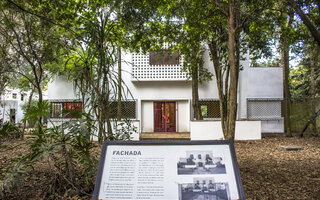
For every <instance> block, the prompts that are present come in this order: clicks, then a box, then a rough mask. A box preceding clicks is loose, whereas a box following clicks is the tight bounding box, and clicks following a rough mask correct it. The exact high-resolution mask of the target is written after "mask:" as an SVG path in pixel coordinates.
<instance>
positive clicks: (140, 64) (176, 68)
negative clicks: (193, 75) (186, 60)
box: [132, 53, 187, 81]
mask: <svg viewBox="0 0 320 200" xmlns="http://www.w3.org/2000/svg"><path fill="white" fill-rule="evenodd" d="M182 59H183V58H182ZM182 59H181V60H180V64H179V65H149V53H147V55H145V54H140V53H139V54H136V53H133V54H132V78H133V80H139V81H156V80H183V81H184V80H186V79H187V76H186V73H185V72H182V71H181V69H182V63H183V61H182Z"/></svg>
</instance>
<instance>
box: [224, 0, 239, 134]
mask: <svg viewBox="0 0 320 200" xmlns="http://www.w3.org/2000/svg"><path fill="white" fill-rule="evenodd" d="M228 6H229V16H228V60H229V65H230V87H229V91H228V110H227V133H226V135H225V139H226V140H233V139H234V136H235V125H236V117H237V88H238V72H239V70H238V68H237V61H236V34H237V32H236V25H235V23H236V20H237V16H236V2H235V1H234V0H230V1H229V5H228Z"/></svg>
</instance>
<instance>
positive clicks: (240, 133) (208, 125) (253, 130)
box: [190, 121, 261, 140]
mask: <svg viewBox="0 0 320 200" xmlns="http://www.w3.org/2000/svg"><path fill="white" fill-rule="evenodd" d="M190 126H191V135H190V136H191V140H221V139H223V138H224V137H223V132H222V128H221V122H220V121H191V122H190ZM260 139H261V122H260V121H237V122H236V130H235V140H260Z"/></svg>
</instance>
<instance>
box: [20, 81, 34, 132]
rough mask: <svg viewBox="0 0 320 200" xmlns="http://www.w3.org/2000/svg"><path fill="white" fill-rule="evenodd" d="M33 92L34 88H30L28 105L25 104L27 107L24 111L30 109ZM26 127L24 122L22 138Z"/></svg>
mask: <svg viewBox="0 0 320 200" xmlns="http://www.w3.org/2000/svg"><path fill="white" fill-rule="evenodd" d="M34 90H35V88H34V86H32V89H31V93H30V96H29V99H28V104H27V107H26V111H27V110H29V109H30V106H31V102H32V97H33V93H34ZM26 125H27V122H26V121H24V122H23V129H22V138H23V136H24V132H25V130H26Z"/></svg>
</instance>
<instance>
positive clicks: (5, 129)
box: [0, 122, 22, 141]
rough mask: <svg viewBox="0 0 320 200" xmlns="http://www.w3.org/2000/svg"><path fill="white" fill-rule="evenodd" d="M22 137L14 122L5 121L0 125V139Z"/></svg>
mask: <svg viewBox="0 0 320 200" xmlns="http://www.w3.org/2000/svg"><path fill="white" fill-rule="evenodd" d="M21 137H22V131H21V130H20V129H19V128H18V127H17V126H16V125H15V124H14V123H10V122H5V123H4V124H3V125H2V126H1V127H0V141H1V140H4V139H18V138H21Z"/></svg>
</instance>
